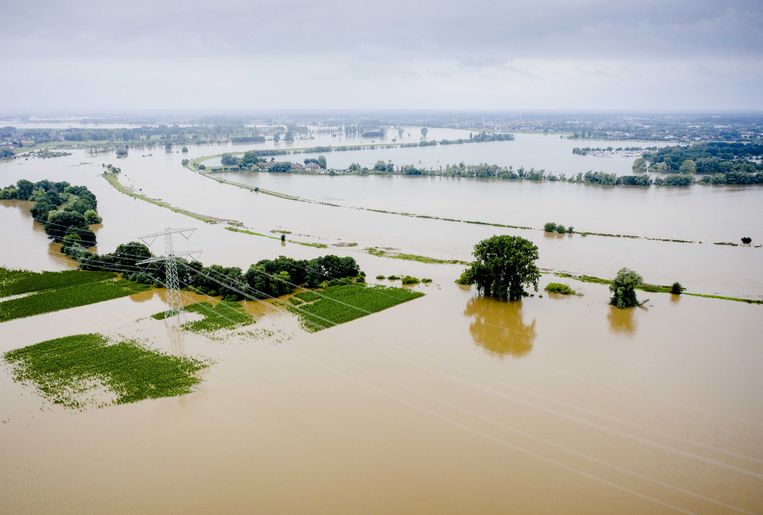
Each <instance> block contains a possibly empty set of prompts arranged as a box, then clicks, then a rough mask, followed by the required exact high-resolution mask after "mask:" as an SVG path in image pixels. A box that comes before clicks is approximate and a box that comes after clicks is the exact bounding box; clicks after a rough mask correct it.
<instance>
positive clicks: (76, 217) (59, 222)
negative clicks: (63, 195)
mask: <svg viewBox="0 0 763 515" xmlns="http://www.w3.org/2000/svg"><path fill="white" fill-rule="evenodd" d="M87 228H88V227H87V221H86V220H85V217H84V216H83V215H81V214H79V213H77V212H74V211H51V214H50V216H49V217H48V221H47V222H46V223H45V232H46V233H48V236H50V237H51V238H54V239H56V240H61V239H63V237H64V235H66V234H67V233H69V232H70V230H71V229H87Z"/></svg>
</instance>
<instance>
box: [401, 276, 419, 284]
mask: <svg viewBox="0 0 763 515" xmlns="http://www.w3.org/2000/svg"><path fill="white" fill-rule="evenodd" d="M420 282H421V280H420V279H419V278H418V277H413V276H412V275H406V276H405V277H403V284H407V285H413V284H419V283H420Z"/></svg>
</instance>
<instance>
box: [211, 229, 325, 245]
mask: <svg viewBox="0 0 763 515" xmlns="http://www.w3.org/2000/svg"><path fill="white" fill-rule="evenodd" d="M225 229H226V230H228V231H231V232H237V233H241V234H248V235H249V236H259V237H260V238H268V239H271V240H279V241H280V240H281V237H280V236H273V235H272V234H264V233H261V232H256V231H252V230H249V229H242V228H241V227H233V226H231V225H226V226H225ZM288 241H289V243H296V244H297V245H302V246H304V247H315V248H317V249H326V248H328V245H326V244H325V243H315V242H312V241H297V240H288Z"/></svg>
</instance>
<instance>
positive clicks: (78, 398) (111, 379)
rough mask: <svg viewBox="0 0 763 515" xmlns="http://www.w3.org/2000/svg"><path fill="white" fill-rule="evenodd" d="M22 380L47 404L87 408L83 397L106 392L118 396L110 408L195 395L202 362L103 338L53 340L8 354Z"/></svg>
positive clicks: (130, 342) (8, 360) (79, 337)
mask: <svg viewBox="0 0 763 515" xmlns="http://www.w3.org/2000/svg"><path fill="white" fill-rule="evenodd" d="M4 357H5V360H6V361H7V362H8V363H10V364H11V365H12V366H13V378H14V380H16V381H19V382H24V383H28V384H32V385H34V386H35V387H36V388H37V390H38V391H39V392H40V393H41V394H42V395H43V397H45V398H46V399H48V400H50V401H52V402H54V403H56V404H61V405H63V406H65V407H67V408H83V407H85V406H86V405H87V404H88V403H87V402H86V401H85V400H83V398H84V397H85V396H86V395H87V394H88V393H93V392H97V391H99V390H101V389H103V390H106V393H111V394H113V396H114V397H115V399H114V400H113V401H110V402H101V403H99V405H100V406H103V405H106V404H111V403H114V404H124V403H129V402H136V401H140V400H143V399H152V398H159V397H171V396H175V395H183V394H186V393H189V392H191V391H192V389H193V387H194V386H195V385H196V384H197V383H199V381H200V379H199V377H198V376H197V374H196V373H197V372H198V371H199V370H201V369H203V368H205V367H206V366H207V365H206V364H205V363H203V362H201V361H199V360H196V359H190V358H185V357H177V356H169V355H166V354H162V353H160V352H157V351H154V350H150V349H146V348H144V347H142V346H140V345H138V344H137V343H135V342H133V341H129V340H126V341H120V342H117V343H110V342H109V341H108V339H107V338H105V337H104V336H102V335H100V334H79V335H74V336H67V337H65V338H58V339H55V340H48V341H44V342H41V343H37V344H34V345H30V346H28V347H24V348H21V349H17V350H13V351H10V352H7V353H6V354H5V356H4Z"/></svg>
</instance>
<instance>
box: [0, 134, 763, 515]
mask: <svg viewBox="0 0 763 515" xmlns="http://www.w3.org/2000/svg"><path fill="white" fill-rule="evenodd" d="M432 132H434V130H433V131H432ZM431 135H432V133H430V136H431ZM442 137H445V136H442ZM537 137H538V138H549V139H548V141H554V145H556V141H557V140H558V137H556V139H553V140H552V139H551V138H553V137H551V136H537ZM522 141H523V140H522V139H521V138H520V135H518V137H517V140H516V141H514V142H501V143H500V145H504V144H505V145H507V146H508V145H512V144H522ZM561 141H562V142H564V143H565V144H568V143H570V142H567V141H565V140H561ZM311 144H312V143H311ZM609 144H612V142H609ZM488 145H494V144H471V145H453V146H451V147H448V152H451V151H455V152H456V153H458V149H463V150H465V149H468V152H479V149H486V148H488ZM495 146H496V147H497V146H498V144H495ZM576 146H577V145H576ZM591 146H595V145H591ZM613 146H617V145H613ZM223 148H228V147H224V146H205V147H191V149H190V150H191V152H190V153H189V155H190V157H195V156H197V155H209V154H214V153H219V152H222V151H227V150H221V149H223ZM443 148H445V147H443ZM432 149H440V147H426V148H421V149H418V148H417V149H390V150H389V152H392V150H406V151H410V152H412V153H414V152H424V151H426V152H429V151H430V150H432ZM151 152H152V153H153V155H152V156H151V157H141V152H139V151H131V152H130V155H129V157H127V158H126V159H120V160H118V161H117V160H115V159H113V157H112V156H111V155H101V156H95V157H91V156H88V155H87V154H85V153H84V152H81V151H75V152H74V153H73V155H72V156H69V157H65V158H57V159H49V160H29V161H13V162H7V163H2V164H0V181H1V182H2V184H3V185H5V184H9V183H12V182H15V181H16V180H18V179H20V178H27V179H30V180H41V179H51V180H67V181H69V182H70V183H72V184H83V185H86V186H88V188H90V189H91V190H92V191H93V192H94V193H95V195H96V196H97V198H98V210H99V213H100V214H101V216H102V217H103V224H102V226H101V227H99V228H98V230H97V231H96V232H97V236H98V250H99V251H100V252H108V251H111V250H113V249H114V248H115V247H116V246H117V245H118V244H119V243H123V242H126V241H130V240H133V239H135V238H137V237H138V236H140V235H142V234H146V233H151V232H155V231H157V230H160V229H162V228H164V227H197V228H198V230H197V231H196V233H195V234H194V236H193V237H192V238H191V240H190V241H189V242H185V241H184V242H183V245H184V246H185V247H186V248H189V249H191V248H193V249H201V250H203V251H204V252H203V254H202V260H203V261H204V262H205V263H220V264H223V265H226V266H240V267H247V266H248V265H249V264H251V263H253V262H256V261H257V260H259V259H262V258H271V257H275V256H277V255H279V254H285V255H289V256H292V257H306V258H307V257H315V256H318V255H323V254H326V253H335V254H339V255H351V256H353V257H355V258H356V259H357V260H358V262H359V264H360V266H361V268H362V269H363V270H364V271H365V272H366V274H367V276H368V278H369V281H371V282H374V281H373V280H371V279H370V278H372V277H375V276H376V275H377V274H383V275H390V274H397V275H403V274H411V275H415V276H417V277H430V278H432V279H433V283H432V284H431V285H428V286H425V285H421V286H417V288H418V289H419V290H420V291H422V292H424V293H426V295H425V296H424V297H422V298H420V299H416V300H413V301H411V302H408V303H405V304H402V305H398V306H395V307H393V308H390V309H388V310H385V311H382V312H379V313H375V314H373V315H371V316H367V317H364V318H361V319H359V320H356V321H353V322H351V323H348V324H343V325H340V326H337V327H334V328H331V329H328V330H325V331H321V332H319V333H315V334H310V333H307V332H306V331H304V330H303V329H301V327H300V325H299V322H298V321H297V320H296V318H295V317H294V316H293V315H291V314H290V313H288V312H286V310H284V308H283V307H279V306H277V305H276V306H274V305H272V304H264V303H261V302H255V301H251V302H247V304H246V309H247V310H248V311H249V312H250V313H251V314H253V315H254V316H255V318H256V323H255V324H254V325H253V326H251V328H252V330H253V331H258V330H261V332H258V333H254V335H250V336H249V337H246V336H241V337H240V338H239V337H233V338H229V339H225V340H214V339H210V338H208V337H207V336H205V335H203V334H195V333H190V332H187V331H177V330H176V328H174V326H173V325H172V324H171V323H168V322H166V321H160V320H154V319H152V318H150V316H151V315H152V314H155V313H158V312H160V311H163V310H165V309H167V305H166V303H165V300H164V298H163V292H162V290H151V291H149V292H144V293H141V294H138V295H134V296H131V297H125V298H121V299H116V300H112V301H107V302H101V303H98V304H93V305H89V306H83V307H79V308H74V309H69V310H64V311H59V312H54V313H49V314H45V315H40V316H37V317H32V318H22V319H17V320H13V321H10V322H6V323H3V324H0V352H6V351H9V350H12V349H16V348H19V347H23V346H26V345H30V344H33V343H36V342H39V341H43V340H47V339H51V338H57V337H61V336H67V335H73V334H82V333H89V332H101V333H103V334H107V335H117V334H118V335H122V336H125V337H132V338H137V339H140V341H142V342H145V343H146V345H149V346H151V347H155V348H157V349H159V350H162V351H165V352H169V353H174V354H182V355H187V356H193V357H200V358H204V359H208V360H210V361H211V362H212V365H211V366H210V367H209V368H207V369H205V370H204V371H203V372H202V382H201V384H200V385H199V386H198V388H197V389H196V391H194V392H193V393H191V394H189V395H184V396H181V397H176V398H164V399H156V400H148V401H142V402H139V403H135V404H127V405H118V406H110V407H107V408H103V409H88V410H84V411H71V410H65V409H63V408H61V407H59V406H56V405H51V404H50V403H47V402H45V401H44V400H43V399H42V398H41V397H40V396H39V395H38V394H37V392H36V391H35V390H34V389H32V388H30V387H29V386H27V385H23V384H18V383H15V382H13V381H12V379H11V376H10V374H9V373H8V370H7V366H6V365H5V364H4V365H3V367H2V368H0V371H2V373H0V406H1V408H0V410H1V411H0V422H1V424H0V481H1V482H2V484H4V485H6V486H7V487H6V488H4V489H3V494H1V495H0V512H4V513H17V512H37V513H40V512H43V513H83V512H104V511H108V512H116V513H134V512H159V511H164V512H169V513H187V512H206V511H217V512H223V511H224V512H251V511H255V510H256V511H259V512H305V513H308V512H309V513H313V512H316V511H323V512H341V513H349V512H352V513H357V512H372V513H374V512H378V513H382V512H384V513H389V512H402V513H410V512H422V511H424V512H436V513H458V512H460V513H463V512H473V513H474V512H476V513H505V512H507V511H521V512H541V511H542V512H552V511H553V512H558V511H566V512H573V513H612V512H643V513H655V512H674V511H679V512H703V513H717V512H735V511H742V512H760V511H763V495H761V492H763V405H762V404H761V403H760V395H761V392H762V391H763V379H761V376H760V373H759V369H760V364H761V363H762V362H763V347H761V346H760V345H759V333H760V329H761V310H762V309H763V307H761V306H759V305H749V304H744V303H739V302H730V301H723V300H716V299H704V298H694V297H687V296H671V295H668V294H662V293H647V292H638V295H639V298H640V299H642V300H644V299H649V300H648V302H647V303H646V305H645V307H644V308H638V309H629V310H618V309H615V308H612V307H610V306H609V305H608V298H609V292H608V289H607V286H606V285H599V284H591V283H581V282H576V281H571V280H570V281H567V280H565V282H569V283H570V285H571V286H573V287H574V288H575V289H576V290H578V291H579V292H580V293H581V294H582V295H580V296H558V295H549V294H546V293H545V292H543V291H542V288H543V286H544V285H545V284H546V283H548V282H549V281H551V280H559V279H558V278H555V277H553V276H551V275H544V276H543V278H542V280H541V291H540V292H539V294H536V295H535V296H533V297H526V298H524V299H523V300H521V301H518V302H512V303H502V302H497V301H493V300H490V299H484V298H481V297H479V296H477V295H476V293H475V292H474V291H473V290H472V289H469V288H464V287H459V286H457V285H455V284H454V282H453V281H454V279H455V278H456V277H457V276H458V274H459V273H460V272H461V270H462V269H463V267H462V266H458V265H436V264H426V263H420V262H414V261H403V260H396V259H389V258H378V257H375V256H372V255H369V254H367V253H365V252H364V251H363V249H364V248H365V247H370V246H384V247H393V248H397V249H401V250H402V251H404V252H411V253H415V254H421V255H426V256H433V257H438V258H451V259H464V260H466V259H469V257H470V256H469V254H470V251H471V248H472V246H473V245H474V243H476V242H477V241H479V240H480V239H482V238H484V237H487V236H491V235H493V234H499V233H500V234H504V233H508V234H519V235H522V236H524V237H527V238H529V239H531V240H532V241H533V242H535V243H536V244H537V245H538V247H539V249H540V260H539V265H540V266H543V267H547V268H552V269H555V270H568V271H571V272H576V273H587V274H590V275H596V276H600V277H612V276H613V275H614V273H615V272H616V270H617V269H618V268H620V267H621V266H629V267H631V268H634V269H635V270H637V271H639V272H640V273H641V274H642V275H643V276H644V278H645V279H647V280H649V281H650V282H655V283H661V284H670V283H671V282H672V281H674V280H679V281H681V283H682V284H684V285H685V286H687V288H689V289H690V290H691V291H697V292H704V293H721V294H727V295H739V296H745V297H750V298H763V276H762V275H761V274H760V265H761V259H762V257H763V249H759V248H754V247H729V246H718V245H713V244H712V242H714V241H737V240H738V239H739V237H740V236H742V235H749V236H751V237H753V240H754V241H755V242H760V240H761V238H763V225H762V222H761V219H760V207H759V206H760V205H761V204H760V201H761V199H762V197H761V196H762V195H763V189H760V188H745V189H733V188H710V187H699V186H697V187H692V188H688V189H685V190H676V189H668V188H663V189H658V188H650V189H649V190H641V189H634V188H615V189H606V188H597V187H593V186H585V185H572V184H531V183H498V182H494V181H493V182H491V181H474V180H465V179H459V180H449V179H442V178H432V179H429V178H426V179H412V178H402V177H392V178H381V177H316V176H294V175H291V176H276V175H272V174H271V175H265V174H260V175H259V176H257V175H246V174H228V176H229V178H231V179H232V180H237V181H241V182H247V183H249V184H251V185H260V186H262V187H263V188H268V189H272V190H275V191H281V192H285V193H289V194H293V195H299V196H302V197H305V198H310V199H314V200H323V201H331V202H334V203H338V204H342V205H344V206H354V207H372V208H376V209H387V210H396V211H397V210H399V211H409V212H415V213H420V214H429V215H437V216H443V217H453V218H461V219H474V220H483V221H489V222H498V223H507V224H516V225H529V226H532V227H535V229H534V230H518V229H504V228H497V227H490V226H483V225H476V224H463V223H455V222H446V221H440V220H430V219H421V218H411V217H406V216H398V215H391V214H383V213H377V212H369V211H364V210H358V209H351V208H350V207H331V206H325V205H319V204H312V203H305V202H296V201H291V200H286V199H281V198H276V197H272V196H268V195H263V194H256V193H254V192H251V191H248V190H245V189H240V188H236V187H235V186H231V185H226V184H220V183H217V182H215V181H213V180H210V179H209V178H206V177H203V176H200V175H198V174H195V173H193V172H190V171H189V170H187V169H185V168H183V167H182V166H181V165H180V161H181V159H182V157H183V155H182V154H179V153H164V152H163V151H158V150H156V149H154V150H153V151H151ZM364 152H365V151H364ZM385 152H387V151H381V150H380V151H379V152H378V154H376V155H377V156H378V159H387V158H388V157H387V154H385ZM485 152H488V154H485V157H483V159H482V161H488V162H490V161H491V160H490V157H491V155H489V152H492V151H488V150H485ZM527 152H528V155H531V154H532V155H534V154H535V153H537V152H538V151H537V149H534V147H533V149H530V150H527ZM146 153H149V152H148V151H147V152H146ZM541 153H542V152H541ZM346 154H350V153H349V152H348V153H346ZM416 155H421V157H420V158H419V159H421V160H422V161H423V160H425V159H429V158H428V157H426V154H423V153H422V154H416ZM339 156H340V153H336V155H332V156H331V158H334V157H336V158H340V157H339ZM299 157H300V158H303V157H305V156H302V155H299ZM574 157H575V158H577V157H578V156H574ZM341 158H342V159H343V158H344V155H342V157H341ZM370 159H371V158H370V157H369V160H370ZM392 159H394V160H395V162H396V163H397V162H399V161H400V162H402V161H401V160H400V159H395V158H392ZM437 159H438V160H440V161H443V162H444V161H446V160H450V159H452V156H450V154H447V155H446V154H439V155H438V157H437ZM464 159H465V160H466V158H464ZM496 159H498V158H497V157H496ZM506 159H507V160H508V159H509V157H506ZM572 159H573V156H572V155H571V153H570V155H569V157H568V160H572ZM598 159H605V158H598ZM356 160H357V159H356ZM375 160H376V159H375V158H374V159H373V161H374V162H375ZM614 160H615V159H614V158H612V161H613V162H614ZM109 162H111V163H114V164H115V165H117V166H120V167H121V168H122V170H123V171H122V174H121V175H122V176H123V177H120V180H121V181H122V182H123V183H124V184H127V185H129V186H132V187H134V188H135V189H136V191H140V192H141V193H143V194H145V195H147V196H149V197H152V198H157V199H162V200H164V201H167V202H169V203H170V204H171V205H173V206H177V207H180V208H184V209H188V210H192V211H195V212H199V213H204V214H206V215H210V216H215V217H220V218H229V219H233V220H238V221H241V222H242V223H243V224H244V225H245V226H246V227H249V228H252V229H253V230H257V231H259V232H261V233H266V234H269V231H271V230H273V229H282V230H289V231H291V232H292V233H293V235H290V238H291V237H294V238H295V239H298V237H297V235H305V236H300V237H299V238H302V239H306V240H309V241H317V242H323V243H325V244H326V245H329V247H328V248H325V249H320V248H313V247H305V246H300V245H296V244H294V243H291V242H289V243H286V244H285V245H284V244H282V243H281V242H280V241H277V240H271V239H267V238H262V237H256V236H250V235H246V234H239V233H234V232H231V231H228V230H225V227H224V224H216V225H211V224H203V223H202V222H200V221H198V220H195V219H191V218H188V217H187V216H184V215H182V214H180V213H176V212H173V211H171V210H169V209H165V208H162V207H159V206H155V205H152V204H148V203H146V202H144V201H141V200H138V199H134V198H131V197H128V196H126V195H123V194H121V193H119V192H118V191H116V190H115V189H114V188H113V187H112V186H110V185H109V184H108V183H107V182H106V181H105V180H104V179H103V178H101V177H100V176H99V174H100V173H101V171H102V168H101V163H109ZM455 162H458V161H455ZM82 163H86V164H82ZM330 164H331V162H330ZM371 164H372V163H371ZM498 164H501V163H498ZM507 164H512V165H514V166H519V165H524V166H535V167H536V168H538V167H547V168H552V167H551V166H550V165H547V164H544V161H538V162H537V163H533V162H526V163H519V162H517V163H507ZM569 166H570V167H574V166H577V164H570V165H569ZM585 166H587V165H585ZM599 168H600V167H595V168H594V169H599ZM607 171H619V170H617V169H615V168H614V167H613V168H612V169H607ZM547 221H556V222H561V223H564V224H567V225H570V224H571V225H574V226H575V227H576V229H579V230H593V231H601V232H617V233H624V234H631V233H632V234H639V235H648V236H658V237H675V238H686V239H693V240H697V241H702V242H703V243H702V244H698V243H695V244H688V243H668V242H660V241H649V240H633V239H626V238H606V237H595V236H588V237H581V236H578V235H573V236H563V237H558V236H549V235H545V234H544V233H543V232H542V230H540V227H541V226H542V225H543V223H545V222H547ZM0 226H1V227H3V228H4V229H3V234H4V235H5V241H6V242H7V246H6V250H4V251H2V252H0V265H2V266H7V267H24V268H31V269H38V270H42V269H49V270H53V269H64V268H67V267H72V266H74V265H73V263H72V262H71V260H68V259H67V258H65V257H64V256H63V255H61V254H60V253H58V252H57V249H56V248H55V247H54V246H52V245H51V244H50V243H49V240H47V238H46V237H45V233H44V232H43V231H42V229H41V226H40V225H39V224H36V223H35V222H34V220H32V219H31V215H30V214H29V213H28V205H26V203H22V202H11V201H2V202H0ZM340 241H342V242H354V243H357V244H358V245H357V246H356V247H334V246H331V245H332V244H334V243H337V242H340ZM155 252H161V247H160V246H159V247H158V248H156V249H155ZM379 282H381V283H383V284H388V283H389V282H388V281H386V280H385V281H379ZM184 296H185V297H184V302H186V303H190V302H197V301H200V300H209V299H205V298H204V297H203V296H198V295H193V294H191V293H190V292H185V293H184ZM549 485H553V495H550V494H549Z"/></svg>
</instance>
